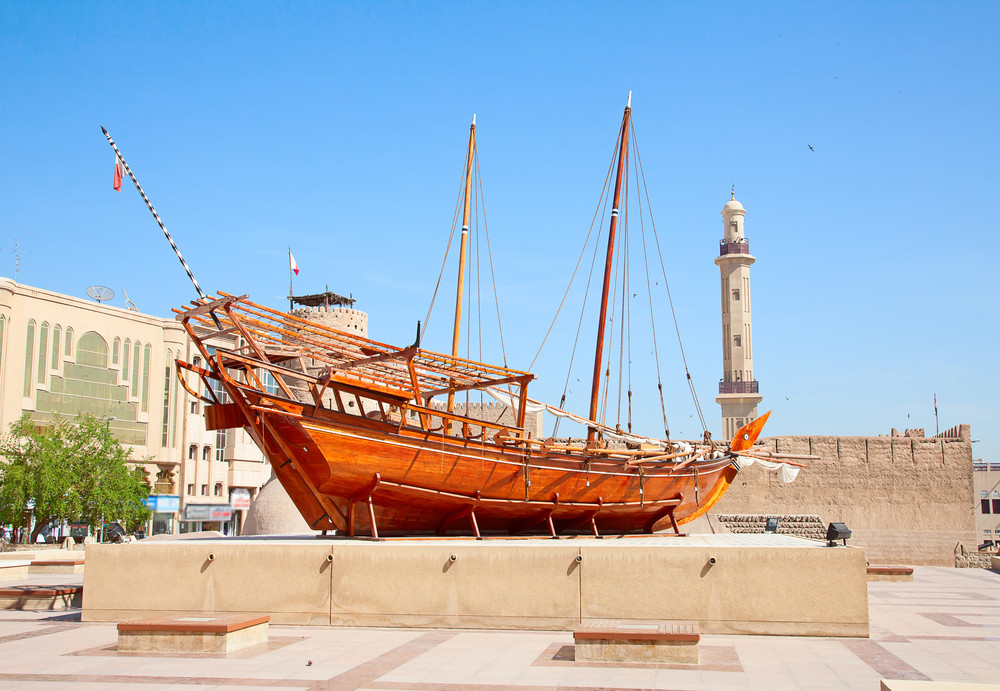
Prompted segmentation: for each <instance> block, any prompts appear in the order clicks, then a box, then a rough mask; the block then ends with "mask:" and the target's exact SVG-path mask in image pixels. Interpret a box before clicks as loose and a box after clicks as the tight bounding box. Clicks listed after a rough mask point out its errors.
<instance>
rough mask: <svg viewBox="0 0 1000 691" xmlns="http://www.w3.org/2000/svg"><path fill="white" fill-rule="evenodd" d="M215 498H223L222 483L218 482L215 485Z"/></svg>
mask: <svg viewBox="0 0 1000 691" xmlns="http://www.w3.org/2000/svg"><path fill="white" fill-rule="evenodd" d="M215 496H217V497H221V496H222V483H221V482H216V483H215Z"/></svg>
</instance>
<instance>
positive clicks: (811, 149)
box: [806, 144, 816, 153]
mask: <svg viewBox="0 0 1000 691" xmlns="http://www.w3.org/2000/svg"><path fill="white" fill-rule="evenodd" d="M806 146H808V147H809V150H810V151H812V152H813V153H816V149H814V148H813V145H812V144H806Z"/></svg>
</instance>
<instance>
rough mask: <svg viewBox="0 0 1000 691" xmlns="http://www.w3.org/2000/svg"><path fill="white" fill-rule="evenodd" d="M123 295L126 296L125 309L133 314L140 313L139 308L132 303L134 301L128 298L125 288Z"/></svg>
mask: <svg viewBox="0 0 1000 691" xmlns="http://www.w3.org/2000/svg"><path fill="white" fill-rule="evenodd" d="M122 295H124V296H125V308H126V309H128V310H130V311H132V312H138V311H139V308H138V307H136V306H135V303H134V302H132V299H131V298H130V297H129V296H128V293H126V292H125V289H124V288H122Z"/></svg>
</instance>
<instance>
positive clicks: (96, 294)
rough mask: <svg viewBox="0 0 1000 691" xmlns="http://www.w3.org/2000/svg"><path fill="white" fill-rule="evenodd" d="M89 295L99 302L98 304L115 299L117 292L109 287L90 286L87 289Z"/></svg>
mask: <svg viewBox="0 0 1000 691" xmlns="http://www.w3.org/2000/svg"><path fill="white" fill-rule="evenodd" d="M87 295H88V296H89V297H92V298H94V299H95V300H97V302H98V303H102V302H106V301H108V300H110V299H111V298H113V297H114V296H115V291H113V290H111V288H108V287H107V286H90V287H89V288H87Z"/></svg>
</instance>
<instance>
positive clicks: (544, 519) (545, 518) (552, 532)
mask: <svg viewBox="0 0 1000 691" xmlns="http://www.w3.org/2000/svg"><path fill="white" fill-rule="evenodd" d="M558 507H559V493H558V492H556V494H555V496H554V497H552V508H551V509H548V510H547V511H545V512H544V513H542V514H541V515H538V516H535V517H534V518H529V519H527V520H525V521H521V522H520V523H518V524H517V525H516V526H514V529H513V530H512V531H511V532H512V533H514V534H515V535H516V534H517V533H519V532H521V531H522V530H524V529H525V528H528V527H530V526H533V525H538V524H539V523H544V524H545V525H546V527H547V528H548V529H549V537H550V538H552V539H553V540H557V539H559V535H558V533H556V526H555V524H554V523H553V522H552V514H553V513H555V511H556V509H557V508H558Z"/></svg>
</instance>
